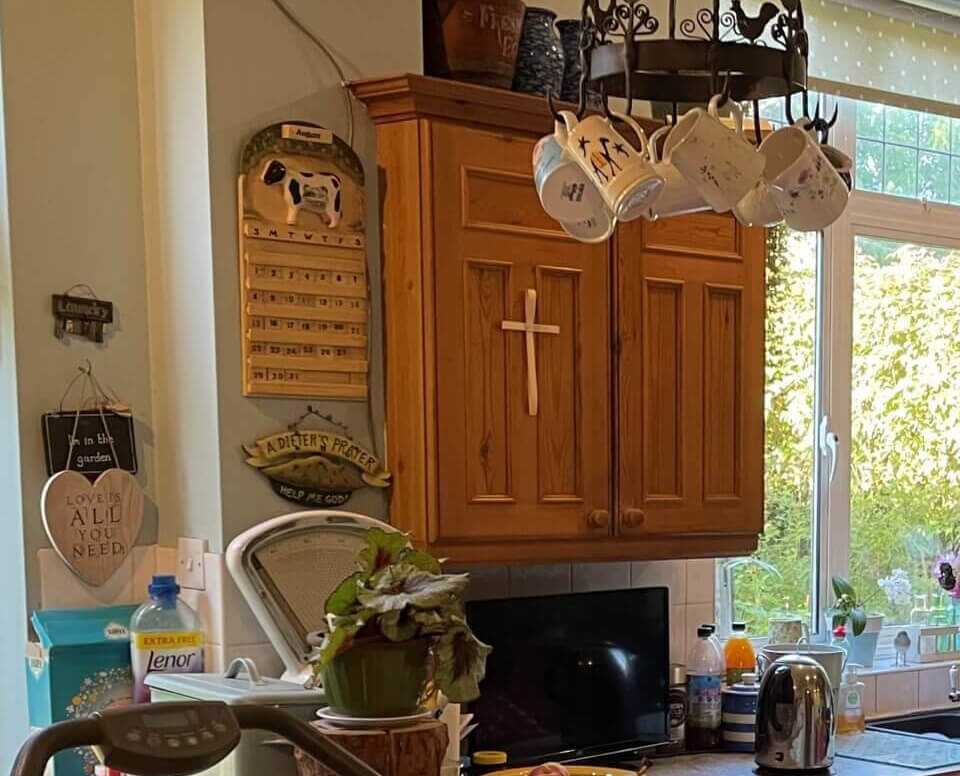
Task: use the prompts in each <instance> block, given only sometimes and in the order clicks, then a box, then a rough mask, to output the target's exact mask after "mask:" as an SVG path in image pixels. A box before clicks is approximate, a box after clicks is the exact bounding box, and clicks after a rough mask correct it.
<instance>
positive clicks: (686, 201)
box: [644, 124, 710, 221]
mask: <svg viewBox="0 0 960 776" xmlns="http://www.w3.org/2000/svg"><path fill="white" fill-rule="evenodd" d="M671 129H673V127H672V126H671V125H669V124H666V125H664V126H662V127H660V128H659V129H658V130H657V131H656V132H654V133H653V134H652V135H651V136H650V140H649V142H648V143H647V148H648V149H649V156H650V163H651V164H652V165H653V169H654V170H655V171H656V173H657V175H659V176H660V177H661V178H663V191H661V192H660V196H659V197H657V200H656V202H654V203H653V205H652V206H651V207H650V208H648V209H647V212H646V213H645V214H644V215H645V216H646V218H647V219H648V220H650V221H656V220H657V219H658V218H666V217H667V216H682V215H685V214H687V213H698V212H700V211H703V210H709V209H710V205H708V204H707V202H706V200H705V199H704V198H703V197H702V196H701V195H700V192H699V191H697V190H696V189H695V188H693V186H691V185H690V184H689V183H687V179H686V178H684V177H683V173H681V172H680V170H678V169H677V168H676V167H674V166H673V165H672V164H670V163H668V162H665V161H662V160H661V159H659V157H658V154H657V142H658V141H659V140H660V138H661V137H663V136H664V135H665V134H667V133H668V132H669V131H670V130H671Z"/></svg>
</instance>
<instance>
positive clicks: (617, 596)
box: [467, 587, 670, 764]
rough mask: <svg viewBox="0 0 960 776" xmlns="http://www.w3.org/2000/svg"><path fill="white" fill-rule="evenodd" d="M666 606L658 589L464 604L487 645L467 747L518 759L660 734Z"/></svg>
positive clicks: (627, 747) (616, 745) (632, 746)
mask: <svg viewBox="0 0 960 776" xmlns="http://www.w3.org/2000/svg"><path fill="white" fill-rule="evenodd" d="M668 610H669V605H668V598H667V588H665V587H653V588H637V589H634V590H613V591H604V592H594V593H573V594H569V595H554V596H544V597H539V598H510V599H501V600H491V601H474V602H471V603H469V604H467V619H468V621H469V623H470V625H471V627H472V628H473V630H474V632H475V633H476V634H477V637H478V638H479V639H480V640H481V641H485V642H486V643H487V644H490V645H492V646H493V652H492V653H491V655H490V657H489V658H488V659H487V673H486V678H485V679H484V680H483V682H482V683H481V684H480V693H481V694H480V698H479V699H478V700H477V701H475V702H474V703H473V704H471V708H470V710H471V711H473V712H474V713H475V714H476V719H475V721H476V722H478V723H479V727H478V728H477V730H476V731H475V732H474V733H473V735H472V736H471V741H470V743H471V747H472V749H473V750H474V751H477V750H481V749H496V750H503V751H506V752H507V754H508V756H509V762H510V763H511V764H525V763H532V762H536V761H545V760H563V761H571V760H577V759H589V758H592V757H595V756H599V755H605V754H613V753H617V752H630V751H633V750H637V749H641V748H644V747H649V746H655V745H657V744H660V743H664V742H665V741H667V740H668V733H667V701H668V683H667V678H668V669H669V660H670V657H669V655H670V647H669V633H670V628H669V625H668Z"/></svg>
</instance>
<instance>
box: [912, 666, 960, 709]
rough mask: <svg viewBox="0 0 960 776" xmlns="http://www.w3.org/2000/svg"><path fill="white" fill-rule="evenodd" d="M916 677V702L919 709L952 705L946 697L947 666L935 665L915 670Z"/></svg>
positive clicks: (947, 685) (948, 684)
mask: <svg viewBox="0 0 960 776" xmlns="http://www.w3.org/2000/svg"><path fill="white" fill-rule="evenodd" d="M917 679H918V681H917V684H918V693H917V695H918V698H917V703H918V704H919V707H920V708H921V709H934V708H937V707H939V706H952V705H953V704H952V703H950V699H949V698H947V693H948V692H950V668H949V666H936V667H934V668H925V669H923V670H921V671H917Z"/></svg>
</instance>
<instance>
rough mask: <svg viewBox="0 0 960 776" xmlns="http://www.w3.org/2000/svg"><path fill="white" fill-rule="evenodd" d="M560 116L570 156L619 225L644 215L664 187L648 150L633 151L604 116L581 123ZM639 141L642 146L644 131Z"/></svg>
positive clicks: (571, 116) (572, 116)
mask: <svg viewBox="0 0 960 776" xmlns="http://www.w3.org/2000/svg"><path fill="white" fill-rule="evenodd" d="M561 115H562V117H563V120H564V123H565V125H566V129H567V149H568V150H569V153H570V155H571V156H572V157H573V158H574V159H575V160H576V161H577V164H579V165H580V167H581V168H582V169H583V170H584V172H586V173H587V175H588V176H589V177H590V179H591V180H592V181H593V182H594V183H595V184H596V186H597V189H599V191H600V194H601V195H602V196H603V200H604V202H606V204H607V207H609V208H610V211H611V212H612V213H613V215H614V216H616V218H617V219H618V220H620V221H629V220H631V219H634V218H639V217H640V216H641V215H643V213H644V211H645V210H646V208H647V207H649V206H650V204H651V203H652V202H653V201H654V199H655V198H656V196H657V195H658V194H659V193H660V189H661V188H662V187H663V178H661V177H660V176H659V175H657V174H656V172H654V170H653V168H652V167H651V166H650V163H649V162H648V161H647V156H646V151H645V149H641V150H639V151H638V150H637V149H636V148H634V147H633V146H632V145H631V144H630V143H629V142H627V140H626V138H624V137H623V135H621V134H620V133H619V132H617V130H616V129H614V127H613V124H612V123H611V122H610V120H609V119H608V118H606V117H605V116H601V115H591V116H587V117H586V118H585V119H583V121H579V122H578V121H577V119H576V117H575V116H574V115H573V114H572V113H569V112H568V111H564V112H563V113H562V114H561ZM637 129H639V127H637ZM639 137H640V143H641V145H643V144H644V143H645V140H646V138H645V137H644V136H643V133H642V131H641V132H640V134H639Z"/></svg>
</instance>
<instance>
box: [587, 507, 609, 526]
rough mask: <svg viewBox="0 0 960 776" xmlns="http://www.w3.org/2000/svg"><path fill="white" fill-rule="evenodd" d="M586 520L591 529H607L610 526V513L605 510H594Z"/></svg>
mask: <svg viewBox="0 0 960 776" xmlns="http://www.w3.org/2000/svg"><path fill="white" fill-rule="evenodd" d="M587 520H588V522H589V523H590V527H591V528H607V527H609V526H610V513H609V512H608V511H607V510H606V509H594V510H593V511H592V512H591V513H590V516H589V517H588V518H587Z"/></svg>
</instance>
